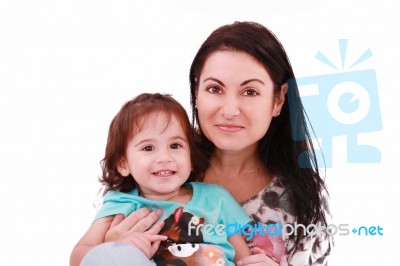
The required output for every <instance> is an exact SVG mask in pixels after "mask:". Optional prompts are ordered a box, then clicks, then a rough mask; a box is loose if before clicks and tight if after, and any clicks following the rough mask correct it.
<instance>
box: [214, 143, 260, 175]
mask: <svg viewBox="0 0 400 266" xmlns="http://www.w3.org/2000/svg"><path fill="white" fill-rule="evenodd" d="M211 167H213V168H214V169H217V170H219V171H220V172H222V173H224V175H225V176H229V177H231V178H234V177H240V176H242V175H243V174H249V173H252V172H254V171H255V169H260V168H261V169H263V168H264V167H263V165H262V163H261V161H260V159H259V158H258V155H257V152H256V150H254V149H251V150H250V149H248V150H241V151H234V152H232V151H229V152H226V151H222V150H218V149H217V150H216V151H215V152H214V155H213V157H212V159H211Z"/></svg>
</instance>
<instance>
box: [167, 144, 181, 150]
mask: <svg viewBox="0 0 400 266" xmlns="http://www.w3.org/2000/svg"><path fill="white" fill-rule="evenodd" d="M170 147H171V149H174V150H176V149H179V148H180V147H182V145H181V144H179V143H172V144H171V146H170Z"/></svg>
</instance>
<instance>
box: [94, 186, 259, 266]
mask: <svg viewBox="0 0 400 266" xmlns="http://www.w3.org/2000/svg"><path fill="white" fill-rule="evenodd" d="M185 186H187V187H189V188H190V187H191V188H192V190H193V195H192V198H191V199H190V201H189V202H187V203H186V204H182V203H178V202H172V201H160V200H150V199H146V198H143V197H140V196H139V193H138V190H137V189H134V190H132V191H130V192H128V193H123V192H119V191H109V192H108V193H107V194H106V195H105V197H104V201H103V205H102V207H101V209H100V210H99V212H98V213H97V215H96V217H95V219H99V218H102V217H106V216H110V215H116V214H118V213H122V214H124V215H125V216H128V215H129V214H130V213H132V212H133V211H135V210H137V209H139V208H142V207H147V208H150V209H152V210H156V209H162V210H163V212H164V213H163V215H162V217H161V219H163V220H164V221H165V226H164V228H163V229H162V230H161V232H160V233H162V234H164V235H167V236H168V240H167V241H165V242H163V243H162V244H161V245H160V248H159V250H158V251H157V253H156V255H155V256H154V260H155V261H156V263H157V262H160V261H162V262H163V263H165V262H167V261H171V262H172V261H173V262H175V263H176V262H177V261H179V260H181V261H183V262H185V263H187V264H188V265H211V264H214V263H217V265H224V264H225V265H234V264H233V259H234V257H235V251H234V249H233V247H232V245H231V244H230V243H229V242H228V236H231V235H232V234H234V233H237V232H239V231H240V230H238V231H235V229H238V228H241V227H242V226H244V225H246V224H248V223H249V222H250V221H251V219H250V217H249V216H248V215H247V214H246V212H245V211H244V210H243V208H242V207H241V206H240V205H239V204H238V203H237V202H236V200H235V199H234V198H233V197H232V196H231V194H230V193H229V192H228V191H227V190H225V189H224V188H223V187H221V186H218V185H213V184H205V183H198V182H192V183H188V184H186V185H185ZM228 229H229V230H228Z"/></svg>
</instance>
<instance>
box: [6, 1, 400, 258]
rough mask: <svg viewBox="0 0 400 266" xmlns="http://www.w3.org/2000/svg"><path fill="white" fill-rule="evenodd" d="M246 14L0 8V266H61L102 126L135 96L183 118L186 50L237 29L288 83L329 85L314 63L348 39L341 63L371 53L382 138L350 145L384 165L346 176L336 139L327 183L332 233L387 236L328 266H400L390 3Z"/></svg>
mask: <svg viewBox="0 0 400 266" xmlns="http://www.w3.org/2000/svg"><path fill="white" fill-rule="evenodd" d="M217 2H218V3H217ZM244 2H245V1H238V0H231V1H227V0H226V1H184V0H181V1H173V0H165V1H155V0H150V1H148V0H147V1H132V0H130V1H127V0H125V1H101V0H91V1H88V0H69V1H52V0H48V1H44V0H35V1H30V0H25V1H22V0H9V1H7V0H6V1H0V182H1V183H0V189H1V191H0V211H1V218H0V265H68V260H69V255H70V252H71V250H72V248H73V246H74V245H75V243H76V242H77V241H78V239H79V238H80V237H81V236H82V235H83V233H84V232H85V230H86V229H87V228H88V226H89V224H90V222H91V221H92V218H93V216H94V214H95V209H94V208H93V205H92V203H93V201H94V199H95V197H96V194H97V190H98V189H99V184H98V182H97V177H98V176H99V174H100V165H99V161H100V160H101V159H102V156H103V151H104V148H105V141H106V136H107V129H108V125H109V123H110V121H111V119H112V117H113V116H114V115H115V113H116V112H117V111H118V109H119V108H120V106H121V105H122V104H123V103H124V102H125V101H127V100H129V99H130V98H132V97H134V96H135V95H137V94H138V93H141V92H169V93H172V94H173V95H174V97H176V98H177V99H178V100H179V101H180V102H181V103H182V104H183V105H184V106H185V107H186V109H187V110H189V82H188V72H189V67H190V64H191V61H192V59H193V57H194V55H195V53H196V51H197V49H198V48H199V46H200V45H201V43H202V42H203V41H204V40H205V38H206V37H207V36H208V35H209V34H210V33H211V31H212V30H214V29H215V28H216V27H218V26H221V25H223V24H227V23H231V22H233V21H235V20H252V21H258V22H260V23H262V24H264V25H266V26H267V27H269V28H270V29H271V30H272V31H273V32H274V33H275V34H276V35H277V36H278V38H279V39H280V40H281V42H282V43H283V45H284V46H285V48H286V49H287V52H288V55H289V57H290V59H291V62H292V65H293V67H294V70H295V73H296V75H297V76H298V77H303V76H313V75H322V74H328V73H336V72H335V70H333V69H331V68H329V67H327V66H325V65H323V64H322V63H321V62H319V61H317V60H315V58H314V56H315V54H316V53H317V51H321V52H323V53H324V54H325V55H326V56H327V57H328V58H329V59H331V61H332V62H334V63H335V64H337V65H340V55H339V48H338V42H337V40H338V39H349V43H348V52H347V54H348V57H347V58H348V60H349V61H348V62H351V61H353V62H354V60H355V59H356V58H357V57H359V56H360V55H361V54H362V53H363V52H364V51H365V50H367V49H368V48H370V49H371V51H372V52H373V57H371V58H369V59H368V60H366V61H365V62H363V63H362V64H360V65H359V66H357V67H356V69H355V70H362V69H375V71H376V74H377V84H378V89H379V91H378V93H379V102H380V110H381V116H382V123H383V128H382V130H381V131H378V132H373V133H368V134H361V135H360V136H359V140H360V142H363V143H365V144H370V145H373V146H376V147H378V148H379V149H380V151H381V153H382V160H381V162H380V163H378V164H347V163H346V138H345V137H337V138H335V139H334V157H333V159H334V160H333V168H331V169H328V170H327V172H326V180H327V183H328V185H329V188H330V194H331V208H332V212H333V215H334V223H336V224H339V223H347V224H349V225H350V226H361V225H365V226H377V225H380V226H381V227H383V228H384V230H383V233H384V235H383V236H354V235H350V236H337V237H336V238H335V249H334V250H333V252H332V256H331V259H330V265H396V264H399V262H400V259H399V258H398V255H397V254H398V250H397V249H398V248H396V247H395V243H396V242H397V241H396V240H397V238H398V237H399V233H398V223H397V221H396V219H395V218H394V215H395V214H396V213H397V212H398V211H399V207H398V202H399V196H398V195H399V191H398V188H399V185H400V181H399V175H398V173H397V171H396V170H397V169H398V167H397V165H398V164H399V163H398V158H399V151H398V148H399V145H398V139H397V138H395V137H396V136H398V132H399V131H398V129H396V127H395V124H398V117H399V115H398V114H399V104H398V100H397V97H396V96H399V85H398V84H399V82H398V80H399V79H398V78H399V73H400V72H399V70H400V68H399V66H398V64H399V59H400V57H399V55H400V52H399V48H400V40H399V33H398V30H399V26H400V19H399V18H398V12H399V11H400V8H399V4H398V2H396V1H394V0H391V1H321V0H315V1H289V0H285V1H267V0H264V1H262V0H251V1H246V4H244ZM316 104H321V105H324V104H326V103H323V102H321V103H316ZM322 108H323V107H322ZM390 243H392V244H390Z"/></svg>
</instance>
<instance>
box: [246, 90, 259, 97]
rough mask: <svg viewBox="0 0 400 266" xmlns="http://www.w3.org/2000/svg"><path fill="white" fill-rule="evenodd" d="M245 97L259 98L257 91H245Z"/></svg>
mask: <svg viewBox="0 0 400 266" xmlns="http://www.w3.org/2000/svg"><path fill="white" fill-rule="evenodd" d="M243 95H245V96H257V95H258V92H256V91H255V90H245V91H244V92H243Z"/></svg>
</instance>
